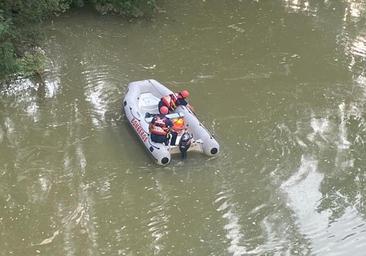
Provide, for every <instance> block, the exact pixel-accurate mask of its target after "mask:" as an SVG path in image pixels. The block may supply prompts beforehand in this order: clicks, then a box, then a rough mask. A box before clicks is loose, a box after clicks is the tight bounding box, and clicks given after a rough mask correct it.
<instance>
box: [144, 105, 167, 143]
mask: <svg viewBox="0 0 366 256" xmlns="http://www.w3.org/2000/svg"><path fill="white" fill-rule="evenodd" d="M159 112H160V114H157V115H155V116H154V117H153V119H152V120H151V123H150V124H149V131H150V138H151V140H152V141H154V142H157V143H164V144H165V145H168V144H169V138H170V134H171V127H173V122H172V121H171V120H170V119H169V118H168V117H166V115H167V114H168V113H169V109H168V108H167V107H166V106H162V107H160V108H159Z"/></svg>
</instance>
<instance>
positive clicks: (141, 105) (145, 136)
mask: <svg viewBox="0 0 366 256" xmlns="http://www.w3.org/2000/svg"><path fill="white" fill-rule="evenodd" d="M172 93H173V92H172V91H171V90H169V89H168V88H167V87H165V86H164V85H162V84H160V83H159V82H157V81H156V80H152V79H151V80H142V81H136V82H131V83H129V84H128V88H127V92H126V95H125V97H124V100H123V108H124V112H125V114H126V117H127V119H128V121H129V123H130V124H131V126H132V128H133V129H134V130H135V132H136V134H137V135H138V137H139V138H140V140H141V141H142V142H143V143H144V145H145V147H146V149H147V150H148V152H149V153H150V155H151V156H152V157H153V158H154V159H155V160H156V162H157V163H158V164H160V165H166V164H168V163H169V162H170V160H171V154H176V153H179V150H178V149H179V147H178V146H177V145H173V146H171V145H165V144H163V143H156V142H153V141H151V138H150V134H149V123H150V121H151V116H153V115H154V114H158V113H159V111H158V103H159V100H160V98H161V97H163V96H165V95H168V94H172ZM171 115H178V116H180V117H184V120H185V123H186V129H187V131H188V132H189V133H190V134H191V135H192V137H193V143H192V146H191V147H190V149H189V150H188V151H199V152H202V153H205V154H206V155H209V156H213V155H217V154H218V153H219V144H218V142H217V141H216V140H215V138H214V137H213V136H212V134H211V133H210V132H209V131H208V130H207V129H206V128H205V127H204V126H203V125H202V123H201V122H200V121H199V120H198V119H197V117H196V116H195V114H194V113H192V112H191V111H190V110H189V109H188V108H187V107H185V106H179V107H177V109H176V110H175V111H174V113H172V114H171Z"/></svg>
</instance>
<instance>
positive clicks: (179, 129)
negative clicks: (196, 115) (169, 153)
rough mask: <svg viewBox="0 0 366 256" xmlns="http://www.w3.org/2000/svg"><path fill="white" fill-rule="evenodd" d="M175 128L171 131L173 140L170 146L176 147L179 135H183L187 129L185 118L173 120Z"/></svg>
mask: <svg viewBox="0 0 366 256" xmlns="http://www.w3.org/2000/svg"><path fill="white" fill-rule="evenodd" d="M172 123H173V126H172V128H171V130H170V134H171V135H172V138H171V140H170V145H176V143H177V137H178V134H180V135H181V134H182V133H183V132H184V129H185V123H184V119H183V117H178V118H173V119H172Z"/></svg>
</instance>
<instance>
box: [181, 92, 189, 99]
mask: <svg viewBox="0 0 366 256" xmlns="http://www.w3.org/2000/svg"><path fill="white" fill-rule="evenodd" d="M180 95H182V97H183V98H187V97H189V91H187V90H183V91H181V92H180Z"/></svg>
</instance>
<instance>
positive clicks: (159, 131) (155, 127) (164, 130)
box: [150, 116, 169, 136]
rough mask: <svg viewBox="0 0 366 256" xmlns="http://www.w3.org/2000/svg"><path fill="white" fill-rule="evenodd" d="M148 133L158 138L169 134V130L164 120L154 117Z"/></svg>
mask: <svg viewBox="0 0 366 256" xmlns="http://www.w3.org/2000/svg"><path fill="white" fill-rule="evenodd" d="M150 133H151V134H155V135H160V136H167V135H168V133H169V128H168V127H167V125H166V123H165V118H161V117H160V116H156V117H155V118H154V119H153V121H152V122H151V126H150Z"/></svg>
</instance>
